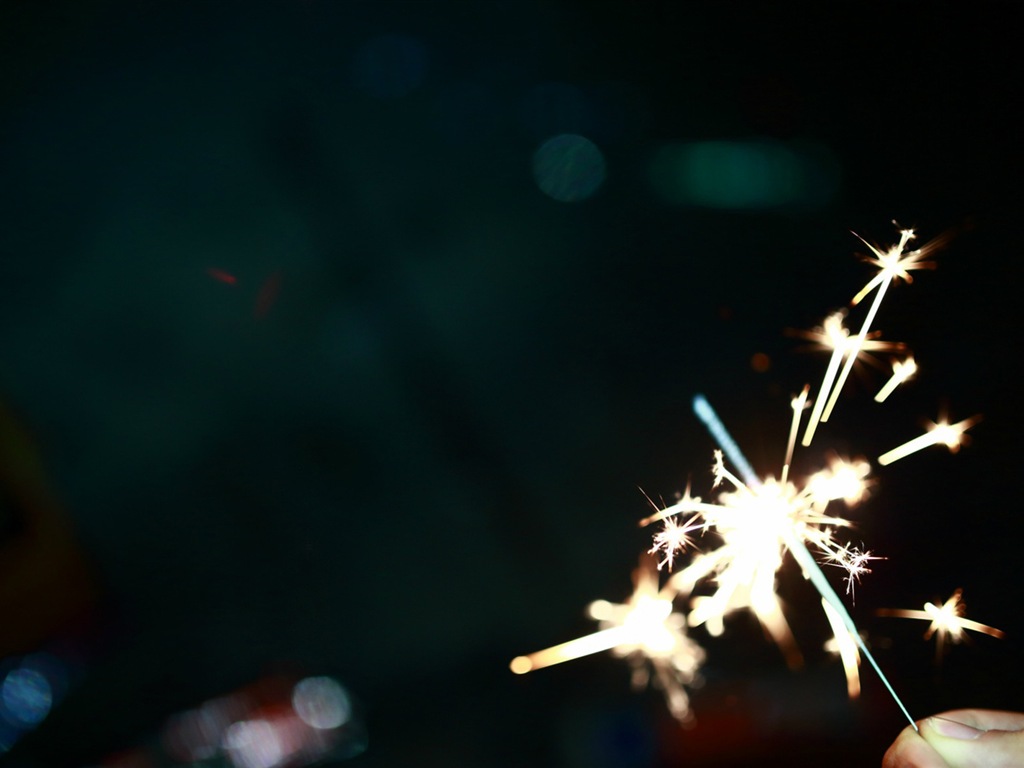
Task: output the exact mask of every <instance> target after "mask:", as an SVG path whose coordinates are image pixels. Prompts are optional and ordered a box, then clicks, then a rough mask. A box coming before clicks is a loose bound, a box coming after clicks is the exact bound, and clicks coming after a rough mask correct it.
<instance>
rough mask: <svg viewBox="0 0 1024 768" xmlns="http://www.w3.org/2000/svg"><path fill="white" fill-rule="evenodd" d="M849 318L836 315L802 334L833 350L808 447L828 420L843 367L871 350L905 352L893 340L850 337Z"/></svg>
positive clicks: (809, 424)
mask: <svg viewBox="0 0 1024 768" xmlns="http://www.w3.org/2000/svg"><path fill="white" fill-rule="evenodd" d="M844 317H845V313H844V312H833V313H832V314H831V315H829V316H828V317H826V318H825V321H824V322H823V323H822V324H821V326H820V327H818V328H814V329H813V330H810V331H801V332H799V334H798V335H800V336H802V337H804V338H805V339H809V340H810V341H812V342H814V343H815V344H817V345H818V346H821V347H823V348H825V349H831V350H832V356H831V357H830V358H829V361H828V368H826V370H825V376H824V378H822V380H821V389H820V390H819V391H818V396H817V397H816V398H815V400H814V407H813V409H812V410H811V418H810V420H809V421H808V422H807V427H806V431H805V432H804V437H803V440H801V445H803V446H804V447H807V446H808V445H810V444H811V441H812V440H813V439H814V432H815V430H816V429H817V428H818V423H819V422H820V421H825V420H826V419H823V418H822V414H823V412H824V410H825V403H826V402H828V400H829V394H830V393H831V392H832V391H833V385H834V384H835V380H836V374H837V373H838V372H839V366H840V365H841V364H842V363H843V361H844V360H846V359H847V358H851V362H850V365H851V366H852V365H853V363H854V362H856V358H857V357H858V356H863V355H864V354H866V353H868V352H871V351H882V350H894V349H901V348H902V347H903V345H902V344H900V343H898V342H892V341H879V340H878V339H874V338H868V337H867V336H865V337H864V338H860V337H859V336H858V337H853V338H851V337H850V334H849V331H847V330H846V327H845V326H844V325H843V318H844Z"/></svg>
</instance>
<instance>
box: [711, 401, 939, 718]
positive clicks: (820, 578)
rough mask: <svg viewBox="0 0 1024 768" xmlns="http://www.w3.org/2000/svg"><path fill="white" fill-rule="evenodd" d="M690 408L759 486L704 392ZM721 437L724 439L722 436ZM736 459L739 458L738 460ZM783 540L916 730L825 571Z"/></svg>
mask: <svg viewBox="0 0 1024 768" xmlns="http://www.w3.org/2000/svg"><path fill="white" fill-rule="evenodd" d="M693 409H694V413H696V414H697V418H699V419H700V420H701V421H702V422H703V423H704V424H705V425H706V426H707V427H708V430H709V431H710V432H711V434H712V436H713V437H714V438H715V440H717V441H718V442H719V445H721V448H722V451H723V452H724V453H725V454H726V455H727V456H728V457H729V460H730V461H732V462H733V463H735V464H736V466H737V467H739V468H740V473H741V474H742V475H743V476H744V480H746V482H747V485H749V486H751V487H754V488H756V487H758V486H760V485H761V482H760V481H759V480H758V479H757V475H755V474H754V471H753V469H752V468H751V466H750V464H749V463H748V462H747V460H746V458H745V457H744V456H743V454H742V453H741V452H740V449H739V446H737V445H736V443H735V441H733V439H732V437H730V435H729V432H728V431H727V430H726V428H725V425H724V424H722V421H721V419H719V418H718V414H716V413H715V411H714V409H713V408H712V407H711V404H710V403H709V402H708V401H707V398H705V397H704V396H703V395H697V396H696V397H694V398H693ZM713 425H714V426H713ZM723 437H724V438H725V440H723V439H722V438H723ZM726 441H727V442H726ZM737 458H738V459H739V460H738V461H737ZM744 467H745V469H744ZM785 542H786V546H787V547H788V548H789V551H790V552H791V553H792V554H793V559H795V560H796V561H797V563H798V564H799V565H800V570H802V571H803V573H804V576H805V577H806V578H807V579H808V580H810V582H811V584H813V585H814V587H815V589H817V590H818V594H819V595H821V597H822V599H824V600H825V601H826V602H828V604H829V605H831V606H832V608H833V609H835V611H836V613H837V614H838V615H839V618H840V619H841V620H842V622H843V625H844V626H845V627H846V631H847V632H849V633H850V637H852V638H853V640H854V642H856V643H857V647H858V648H860V651H861V653H863V654H864V658H866V659H867V660H868V662H869V663H870V664H871V667H872V668H873V669H874V670H875V673H876V674H877V675H878V677H879V679H880V680H881V681H882V684H883V685H884V686H885V688H886V690H887V691H889V695H890V696H892V698H893V700H894V701H895V702H896V705H897V706H898V707H899V708H900V711H901V712H902V713H903V714H904V716H905V717H906V718H907V720H908V721H910V724H911V725H912V726H913V727H914V730H915V731H917V730H919V729H918V727H917V723H916V722H914V718H913V717H911V716H910V713H909V712H908V711H907V708H906V707H905V706H903V702H902V701H901V700H900V697H899V696H897V695H896V691H895V690H894V689H893V687H892V685H891V684H890V683H889V679H888V678H887V677H886V676H885V673H883V672H882V669H881V667H879V666H878V663H877V662H876V661H875V657H874V656H872V655H871V651H869V650H868V647H867V645H866V644H865V643H864V640H863V638H862V637H861V636H860V632H859V631H858V630H857V625H856V624H855V623H854V621H853V618H852V617H851V616H850V613H849V611H847V610H846V606H845V605H843V601H842V600H841V599H840V598H839V595H837V594H836V592H835V590H834V589H832V585H831V584H829V583H828V579H827V578H825V574H824V573H822V570H821V567H820V566H819V565H818V563H817V561H816V560H815V559H814V556H813V555H811V553H810V552H809V551H808V549H807V547H806V546H804V543H803V541H801V540H800V539H799V538H798V537H796V536H793V535H792V534H788V535H786V536H785Z"/></svg>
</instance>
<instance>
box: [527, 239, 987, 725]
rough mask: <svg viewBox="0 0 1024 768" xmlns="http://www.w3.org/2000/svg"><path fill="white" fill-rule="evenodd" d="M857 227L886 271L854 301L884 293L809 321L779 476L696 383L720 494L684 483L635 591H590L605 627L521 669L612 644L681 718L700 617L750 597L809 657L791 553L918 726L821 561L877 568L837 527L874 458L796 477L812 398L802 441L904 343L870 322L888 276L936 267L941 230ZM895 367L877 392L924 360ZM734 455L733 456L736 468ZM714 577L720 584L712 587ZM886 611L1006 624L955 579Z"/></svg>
mask: <svg viewBox="0 0 1024 768" xmlns="http://www.w3.org/2000/svg"><path fill="white" fill-rule="evenodd" d="M858 238H859V236H858ZM859 239H861V241H862V242H864V244H865V245H867V246H868V248H870V249H871V252H872V254H873V257H869V258H868V259H867V260H868V261H869V262H870V263H871V264H873V265H874V266H876V267H878V269H879V271H878V273H877V274H876V275H875V276H874V277H872V278H871V279H870V280H869V281H868V282H867V284H866V285H865V286H864V287H863V288H862V289H861V290H860V291H859V292H858V293H857V295H856V296H854V298H853V300H852V302H851V305H852V306H856V305H858V304H859V303H860V302H861V301H862V300H863V299H865V298H867V297H868V296H869V295H870V294H871V293H872V292H874V300H873V301H872V303H871V305H870V307H869V308H868V310H867V313H866V316H865V318H864V320H863V322H862V323H861V326H860V330H859V331H858V333H857V334H856V335H855V336H850V335H849V333H848V331H847V330H846V328H845V327H844V325H843V320H844V318H845V313H843V312H838V313H835V314H833V315H830V316H829V317H828V318H826V320H825V321H824V323H823V324H822V326H821V327H819V328H816V329H814V330H812V331H808V332H803V333H801V334H800V335H801V336H803V337H804V338H807V339H809V340H810V341H812V342H813V343H815V344H817V345H821V346H823V347H825V348H826V349H831V350H832V355H831V358H830V360H829V363H828V366H827V369H826V371H825V374H824V376H823V379H822V382H821V385H820V387H819V389H818V394H817V398H816V399H815V401H814V402H813V403H812V404H809V403H808V393H809V392H810V389H811V388H810V386H809V385H808V386H805V387H804V389H803V391H802V393H801V394H800V395H799V396H797V397H796V398H794V399H793V401H792V410H793V416H792V422H791V425H790V431H789V439H788V442H787V446H786V452H785V458H784V461H783V463H782V466H781V470H780V472H779V473H778V476H777V477H775V476H767V477H765V478H764V479H761V478H760V477H759V476H758V475H757V474H755V472H754V470H753V468H752V467H751V466H750V464H749V463H748V462H747V460H746V459H745V458H744V456H743V454H742V452H741V451H740V449H739V447H738V446H737V445H736V443H735V442H734V441H733V439H732V437H731V436H730V435H729V433H728V431H727V430H726V428H725V426H724V424H723V423H722V421H721V420H720V419H719V418H718V416H717V414H716V413H715V412H714V410H713V409H712V408H711V406H710V404H709V403H708V402H707V400H705V399H704V397H703V396H700V395H698V396H697V397H695V398H694V413H695V414H696V415H697V416H698V418H699V419H700V420H701V421H702V422H703V423H704V424H705V426H706V427H707V428H708V430H709V431H710V432H711V434H712V436H713V437H714V438H715V440H716V442H717V443H718V445H719V446H720V449H719V450H716V451H715V452H714V466H713V475H714V482H713V484H712V491H713V492H715V493H716V495H715V496H714V498H713V499H712V500H711V501H703V500H702V499H701V497H699V496H692V495H691V494H690V489H689V487H688V488H687V489H686V492H685V493H684V494H683V495H682V496H681V497H680V498H679V499H678V501H676V502H675V503H674V504H671V505H670V506H667V507H665V508H663V509H660V510H656V511H655V513H654V514H652V515H650V516H648V517H647V518H645V519H643V520H641V521H640V524H641V525H644V526H646V525H649V524H651V523H655V522H661V523H662V525H663V527H662V529H661V530H660V531H659V532H657V533H655V534H654V536H653V542H652V544H653V545H652V547H651V548H650V550H649V551H648V554H649V555H657V557H658V560H657V561H654V560H652V559H651V558H647V559H646V560H644V561H642V564H641V567H640V568H639V569H638V570H637V571H636V573H635V574H634V586H635V589H634V593H633V595H632V596H631V597H630V598H629V600H628V601H627V602H626V603H624V604H621V605H615V604H611V603H606V602H601V601H599V602H598V603H594V604H593V605H592V606H591V615H592V616H593V617H594V618H595V619H598V620H599V621H600V622H601V624H600V626H601V629H600V630H599V631H598V632H595V633H593V634H591V635H587V636H585V637H582V638H579V639H577V640H573V641H570V642H568V643H563V644H561V645H558V646H554V647H553V648H549V649H547V650H544V651H539V652H537V653H534V654H531V655H529V656H520V657H517V658H516V659H514V660H513V662H512V670H513V671H514V672H517V673H524V672H528V671H530V670H532V669H537V668H540V667H544V666H549V665H551V664H557V663H559V662H562V661H567V660H569V659H574V658H577V657H579V656H582V655H586V654H589V653H595V652H597V651H603V650H612V651H613V652H614V653H615V654H616V655H618V656H625V657H628V658H629V659H630V660H631V661H632V663H633V664H634V683H636V684H645V683H646V682H647V681H648V679H649V677H650V671H649V670H651V669H653V671H654V681H655V683H656V684H657V685H658V686H659V687H660V688H662V689H663V690H664V691H665V693H666V696H667V698H668V701H669V707H670V709H671V710H672V712H673V714H674V715H675V716H676V717H678V718H680V719H681V720H685V719H688V718H689V717H690V711H689V701H688V698H687V695H686V691H685V686H686V685H689V684H691V683H692V682H693V681H694V680H695V679H696V675H697V671H698V669H699V667H700V664H701V663H702V661H703V659H704V651H703V650H702V649H701V648H700V646H698V645H697V644H696V643H695V642H694V641H693V640H691V639H690V637H689V636H688V635H687V634H686V628H687V627H690V628H696V627H703V628H704V629H705V631H707V633H708V634H709V635H711V636H717V635H720V634H722V633H723V632H724V630H725V618H726V617H727V616H728V615H729V614H731V613H733V612H735V611H738V610H749V611H751V612H752V613H753V614H754V616H755V617H756V618H757V620H758V621H759V622H760V624H761V625H762V627H763V628H764V629H765V631H766V633H767V634H768V635H769V636H770V637H771V638H772V640H773V641H774V642H775V643H776V644H777V645H778V647H779V649H780V650H781V651H782V653H783V655H784V657H785V659H786V661H787V662H788V663H789V664H790V665H791V666H797V665H799V664H800V663H801V662H802V656H801V653H800V650H799V648H798V647H797V644H796V641H795V639H794V637H793V633H792V631H791V629H790V627H789V624H788V622H787V620H786V618H785V615H784V613H783V602H782V599H781V597H780V596H779V594H778V591H777V577H778V573H779V571H780V569H781V568H782V567H783V566H784V564H785V563H786V562H787V555H789V557H790V558H791V559H793V560H795V561H796V563H797V565H798V566H799V568H800V569H801V572H802V573H803V575H804V577H805V578H806V579H808V580H809V581H810V582H811V583H812V585H813V586H814V588H815V589H816V590H817V591H818V593H819V595H820V597H821V604H822V610H823V611H824V614H825V617H826V619H827V621H828V624H829V626H830V627H831V629H832V633H833V636H834V639H833V640H832V641H830V644H831V647H832V648H834V649H835V651H836V652H837V653H838V654H839V656H840V658H841V660H842V664H843V668H844V670H845V674H846V681H847V690H848V693H849V695H850V696H851V697H855V696H857V695H858V693H859V691H860V678H859V672H858V667H859V664H860V660H861V658H865V659H866V660H867V661H868V662H869V663H870V664H871V666H872V667H873V668H874V670H875V672H876V673H877V674H878V676H879V678H880V679H881V681H882V683H883V684H884V685H885V687H886V688H887V690H888V691H889V693H890V694H891V695H892V697H893V699H894V701H895V702H896V704H897V705H898V706H899V708H900V710H901V711H902V712H903V714H904V715H905V716H906V718H907V719H908V720H909V721H910V723H911V725H913V726H914V728H915V729H916V728H917V726H916V724H915V723H914V719H913V718H912V717H911V716H910V714H909V713H908V712H907V710H906V708H905V707H904V706H903V704H902V702H901V701H900V699H899V697H898V696H897V695H896V692H895V691H894V690H893V689H892V686H891V685H890V684H889V682H888V680H887V679H886V677H885V675H884V674H883V673H882V671H881V669H880V668H879V666H878V664H877V663H876V662H875V660H874V658H873V657H872V655H871V653H870V651H869V650H868V647H867V645H866V643H865V641H864V639H863V637H862V636H861V633H860V632H859V630H858V629H857V627H856V625H855V624H854V622H853V620H852V618H851V617H850V614H849V612H848V611H847V609H846V607H845V605H844V604H843V601H842V599H841V598H840V597H839V596H838V595H837V594H836V592H835V590H834V589H833V588H832V586H831V585H830V583H829V581H828V579H827V578H826V577H825V575H824V573H823V571H822V569H821V568H820V566H819V563H821V564H825V565H830V566H834V567H838V568H841V569H843V570H844V571H845V572H846V575H845V579H844V580H845V582H846V593H847V595H849V596H851V597H852V595H853V589H854V585H855V583H856V582H857V581H858V580H859V579H860V577H861V576H863V575H865V574H867V573H870V568H869V565H868V564H869V563H870V562H871V561H873V560H878V559H882V558H879V557H876V556H875V555H872V554H871V552H869V551H864V550H861V549H860V548H858V547H855V546H853V545H851V544H850V543H848V542H846V541H842V540H840V538H839V536H838V532H839V531H841V530H843V529H848V528H850V527H851V526H852V523H851V522H850V521H849V520H848V519H847V518H846V517H845V516H844V515H843V514H841V513H840V511H837V509H836V507H837V506H838V505H840V504H842V505H843V507H844V509H845V510H851V509H853V508H854V507H856V506H857V505H858V504H860V503H861V502H862V501H864V500H865V499H866V498H867V496H868V494H869V488H870V485H871V482H872V481H871V479H870V473H871V466H870V464H869V463H868V462H867V461H866V460H864V459H861V458H858V459H853V460H848V459H841V458H839V457H838V456H836V455H830V456H829V457H828V463H827V466H826V467H825V468H823V469H820V470H819V471H817V472H815V473H814V474H811V475H810V476H809V477H806V478H805V479H803V480H802V481H801V480H793V479H790V467H791V464H792V458H793V452H794V448H795V445H796V438H797V435H798V433H799V431H800V429H801V421H802V416H803V413H804V411H805V410H807V409H808V407H809V405H810V406H812V407H811V408H810V411H811V412H810V416H809V418H808V421H807V424H806V426H805V427H804V429H805V431H804V436H803V439H802V441H801V443H802V445H803V446H804V447H806V446H809V445H810V443H811V441H812V439H813V437H814V434H815V430H816V427H817V425H818V424H819V423H820V422H825V421H827V420H828V418H829V416H830V414H831V413H832V410H833V408H834V406H835V403H836V401H837V399H838V397H839V393H840V391H841V390H842V388H843V386H844V383H845V381H846V379H847V377H848V375H849V372H850V370H851V368H852V366H853V364H854V363H855V362H856V361H857V360H858V358H868V359H870V353H871V352H874V351H883V350H886V351H890V350H901V351H902V350H904V349H905V347H904V345H902V344H896V343H893V342H884V341H879V340H877V339H876V338H875V337H876V335H877V332H873V331H871V330H870V328H871V324H872V322H873V321H874V318H875V316H876V314H877V312H878V309H879V306H880V305H881V301H882V298H883V296H884V295H885V292H886V289H887V288H888V286H889V285H890V284H891V283H895V282H897V281H899V280H902V281H904V282H908V283H909V282H911V275H910V273H911V271H914V270H920V269H927V268H932V267H934V264H933V263H932V262H930V261H927V258H928V257H929V256H930V255H931V253H933V252H934V250H935V249H936V248H937V247H938V246H939V245H940V241H939V240H933V241H931V242H930V243H928V244H926V245H924V246H922V247H920V248H918V249H916V250H912V251H907V250H906V247H907V244H908V243H909V242H910V241H911V240H913V239H914V232H913V230H901V231H900V239H899V242H898V243H897V244H895V245H893V246H892V247H890V248H888V249H886V250H883V249H881V248H878V247H876V246H874V245H872V244H871V243H868V242H867V241H866V240H863V238H859ZM892 367H893V373H892V377H891V378H890V379H889V381H888V382H887V383H886V384H885V385H884V386H883V387H882V389H881V390H879V391H878V394H877V395H875V400H876V401H877V402H883V401H885V400H886V399H887V397H888V396H889V395H890V394H891V393H892V392H893V391H894V390H895V388H896V387H897V386H899V384H900V383H902V382H903V381H906V380H907V379H908V378H909V377H910V376H911V375H913V374H914V373H915V372H916V370H917V366H916V363H915V362H914V359H913V357H912V356H911V355H909V353H908V354H907V356H906V357H905V358H904V359H903V360H894V361H893V363H892ZM978 418H979V417H973V418H971V419H967V420H965V421H961V422H958V423H956V424H950V423H949V422H947V421H946V420H945V419H942V420H940V421H939V422H938V423H935V424H932V425H931V427H930V428H929V430H928V431H927V432H926V433H925V434H924V435H922V436H921V437H918V438H916V439H914V440H911V441H909V442H907V443H905V444H903V445H901V446H899V447H897V448H895V449H893V450H891V451H889V452H887V453H885V454H883V455H882V456H880V457H879V459H878V463H879V464H881V465H886V464H889V463H892V462H894V461H897V460H899V459H901V458H904V457H905V456H907V455H909V454H911V453H913V452H915V451H917V450H920V449H921V448H924V447H927V446H930V445H935V444H939V443H942V444H945V445H947V446H948V447H949V448H950V450H951V451H954V452H955V451H956V450H957V449H958V448H959V447H960V445H961V444H963V443H964V442H965V441H966V439H967V438H966V436H965V435H964V432H965V431H966V430H967V429H969V428H970V427H971V426H973V425H974V424H975V423H976V422H977V421H978ZM727 460H728V464H729V466H727V464H726V461H727ZM730 466H731V467H734V468H735V469H736V474H734V472H733V471H732V470H731V469H730V468H729V467H730ZM709 534H710V535H711V536H713V537H714V545H713V546H711V547H710V548H707V549H704V550H703V551H697V550H695V549H694V548H693V545H694V539H695V538H696V537H697V536H700V537H701V541H702V542H703V541H704V538H703V537H704V536H706V535H709ZM677 561H679V562H680V564H681V565H682V567H681V568H679V569H678V570H676V571H675V572H674V573H673V574H672V575H671V576H670V577H669V578H668V580H667V581H666V582H665V584H664V586H663V587H661V588H660V589H659V587H658V584H659V578H658V573H657V572H658V571H659V570H661V569H663V568H664V569H666V570H670V571H671V570H672V568H673V566H674V565H676V564H677ZM655 562H656V565H655ZM709 586H710V587H711V589H710V594H708V593H707V592H708V587H709ZM677 601H688V603H689V607H690V610H689V613H688V614H685V613H682V612H677V611H676V610H675V609H674V608H673V606H674V604H675V603H676V602H677ZM880 613H882V614H883V615H891V616H902V617H906V618H921V619H925V618H926V619H928V620H930V621H931V622H932V624H931V626H930V627H929V630H928V632H927V633H926V638H929V637H931V635H932V634H936V635H937V636H938V644H939V646H940V648H941V645H942V643H943V642H944V640H945V639H946V638H949V639H951V640H952V641H953V642H959V641H960V639H961V638H962V636H963V631H964V630H965V629H972V630H975V631H979V632H986V633H988V634H992V635H993V636H996V637H1001V636H1002V632H1001V631H1000V630H997V629H994V628H992V627H989V626H987V625H984V624H978V623H977V622H973V621H969V620H967V619H964V618H963V607H962V603H961V602H960V591H959V590H957V592H956V593H955V594H954V595H953V597H951V598H950V599H949V600H948V601H947V602H946V603H945V604H943V606H942V607H941V608H936V607H935V606H934V605H932V604H930V603H928V604H926V605H925V610H924V611H902V610H901V611H896V610H889V611H886V612H880Z"/></svg>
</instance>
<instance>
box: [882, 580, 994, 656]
mask: <svg viewBox="0 0 1024 768" xmlns="http://www.w3.org/2000/svg"><path fill="white" fill-rule="evenodd" d="M962 595H963V590H962V589H958V590H956V591H955V592H954V593H953V594H952V596H951V597H950V598H949V599H948V600H947V601H946V602H944V603H943V604H942V605H941V606H936V605H934V604H933V603H925V604H924V610H923V611H913V610H903V609H897V608H881V609H879V610H878V612H877V613H878V615H879V616H898V617H900V618H903V619H923V620H924V621H930V622H931V624H930V625H929V626H928V630H927V631H926V632H925V633H924V639H925V640H928V639H930V638H931V636H932V635H935V658H936V660H938V659H941V658H942V652H943V647H944V643H945V641H946V640H947V639H949V640H951V641H952V642H954V643H959V642H961V641H962V640H963V639H964V637H965V636H966V634H965V630H968V629H970V630H973V631H975V632H983V633H984V634H986V635H991V636H992V637H1000V638H1001V637H1004V636H1005V634H1006V633H1005V632H1003V631H1002V630H1001V629H996V628H995V627H990V626H988V625H987V624H979V623H978V622H976V621H971V620H970V619H965V618H964V611H965V610H966V605H965V604H964V602H963V601H962V600H961V597H962Z"/></svg>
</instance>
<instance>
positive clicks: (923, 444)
mask: <svg viewBox="0 0 1024 768" xmlns="http://www.w3.org/2000/svg"><path fill="white" fill-rule="evenodd" d="M980 418H981V417H980V416H972V417H971V418H969V419H964V420H963V421H960V422H957V423H956V424H950V423H949V422H948V421H946V420H945V419H943V420H942V421H939V422H938V423H931V424H929V425H928V429H927V431H926V432H925V433H924V434H923V435H920V436H918V437H915V438H914V439H913V440H908V441H907V442H905V443H904V444H903V445H900V446H897V447H896V448H893V449H892V450H891V451H887V452H886V453H883V454H882V455H881V456H879V457H878V463H879V464H881V465H882V466H885V465H887V464H892V463H893V462H894V461H899V460H900V459H902V458H905V457H907V456H909V455H910V454H912V453H915V452H916V451H920V450H921V449H922V448H927V447H929V446H931V445H939V444H940V443H941V444H942V445H945V446H946V447H947V448H949V450H950V452H952V453H956V452H957V451H959V450H960V446H961V445H964V444H965V443H966V442H967V440H968V437H967V435H965V434H964V432H966V431H967V430H968V429H970V428H971V427H973V426H974V425H975V424H977V423H978V421H979V420H980Z"/></svg>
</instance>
